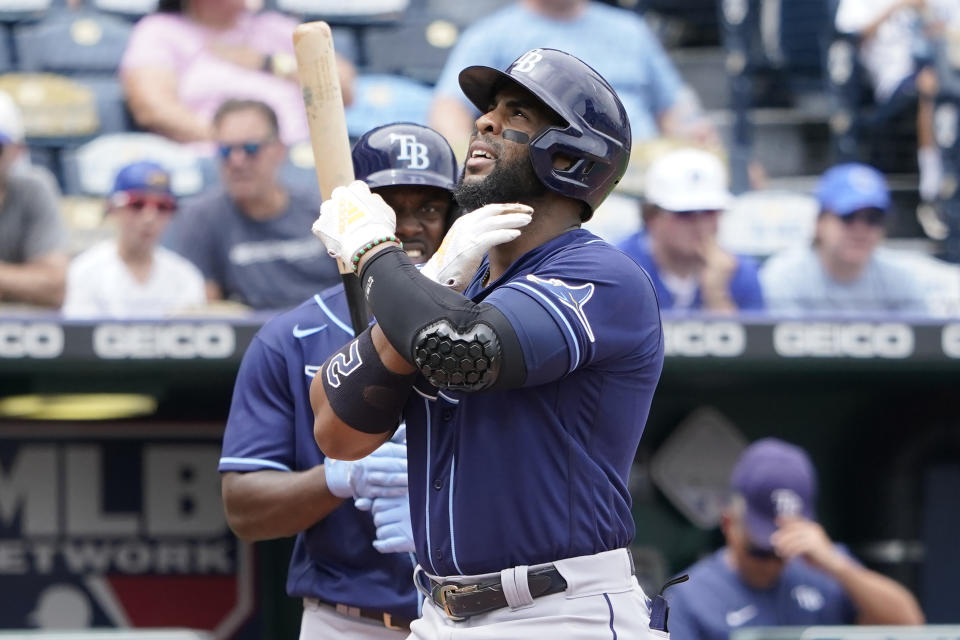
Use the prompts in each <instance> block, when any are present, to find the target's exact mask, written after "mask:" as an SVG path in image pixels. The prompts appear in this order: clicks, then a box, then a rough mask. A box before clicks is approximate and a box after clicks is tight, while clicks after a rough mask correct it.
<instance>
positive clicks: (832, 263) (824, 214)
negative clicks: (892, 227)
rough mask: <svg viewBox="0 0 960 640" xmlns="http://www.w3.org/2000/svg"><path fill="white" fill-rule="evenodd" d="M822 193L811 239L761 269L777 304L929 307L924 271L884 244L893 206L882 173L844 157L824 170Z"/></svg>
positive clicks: (848, 309)
mask: <svg viewBox="0 0 960 640" xmlns="http://www.w3.org/2000/svg"><path fill="white" fill-rule="evenodd" d="M816 195H817V199H818V200H819V202H820V215H819V216H818V217H817V223H816V228H815V235H814V239H813V243H812V245H811V244H807V245H805V246H798V247H796V248H793V249H789V250H787V251H784V252H783V253H781V254H778V255H776V256H773V257H772V258H770V259H769V260H768V261H767V262H766V263H765V264H764V267H763V270H762V271H761V273H760V281H761V284H762V285H763V292H764V296H765V298H766V300H767V305H768V307H769V308H770V310H772V311H777V312H787V313H811V312H814V313H816V312H822V313H831V314H836V313H863V312H867V313H871V312H898V313H910V314H924V313H926V312H927V304H926V302H925V300H924V298H923V296H922V293H921V292H922V291H923V287H922V286H921V285H920V283H919V282H918V276H917V275H916V274H915V273H914V271H913V270H912V268H911V267H910V266H908V264H906V263H904V261H903V260H902V258H901V257H900V256H899V255H898V254H897V253H896V252H894V251H891V250H889V249H885V248H884V247H882V246H881V244H882V242H883V240H884V237H885V232H884V227H885V225H886V223H887V220H888V219H889V216H890V210H891V200H890V191H889V189H888V188H887V182H886V180H885V179H884V177H883V174H881V173H880V172H879V171H877V170H876V169H874V168H873V167H871V166H868V165H865V164H858V163H848V164H840V165H837V166H835V167H833V168H831V169H829V170H827V172H826V173H824V174H823V176H821V178H820V181H819V183H818V184H817V192H816Z"/></svg>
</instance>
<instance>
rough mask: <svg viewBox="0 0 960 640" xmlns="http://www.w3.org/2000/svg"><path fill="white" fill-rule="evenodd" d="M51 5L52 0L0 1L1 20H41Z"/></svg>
mask: <svg viewBox="0 0 960 640" xmlns="http://www.w3.org/2000/svg"><path fill="white" fill-rule="evenodd" d="M50 6H51V2H50V0H4V1H3V2H0V22H25V21H30V20H40V19H41V18H43V17H44V16H45V15H46V14H47V11H48V10H49V9H50Z"/></svg>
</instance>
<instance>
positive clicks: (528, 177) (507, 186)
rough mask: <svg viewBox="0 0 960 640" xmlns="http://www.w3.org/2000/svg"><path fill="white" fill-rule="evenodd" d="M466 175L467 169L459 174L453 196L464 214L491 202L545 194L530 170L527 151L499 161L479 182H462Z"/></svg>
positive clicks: (512, 200) (531, 168)
mask: <svg viewBox="0 0 960 640" xmlns="http://www.w3.org/2000/svg"><path fill="white" fill-rule="evenodd" d="M465 174H466V168H464V170H463V171H461V172H460V181H459V182H458V183H457V187H456V189H455V190H454V192H453V197H454V198H456V199H457V203H458V204H459V205H460V206H461V207H463V210H464V211H467V212H470V211H473V210H475V209H479V208H480V207H482V206H484V205H487V204H492V203H500V202H524V201H528V200H530V199H532V198H539V197H540V196H542V195H544V194H545V193H546V192H547V188H546V187H545V186H543V183H542V182H540V178H538V177H537V173H536V171H534V169H533V162H531V160H530V154H529V152H528V153H525V154H523V156H522V157H518V158H516V159H514V160H511V161H508V162H505V161H502V160H501V161H498V162H497V163H496V164H495V165H494V167H493V170H492V171H490V173H489V174H488V175H487V176H486V177H484V178H483V179H481V180H476V181H474V182H470V183H466V182H464V180H463V178H464V175H465Z"/></svg>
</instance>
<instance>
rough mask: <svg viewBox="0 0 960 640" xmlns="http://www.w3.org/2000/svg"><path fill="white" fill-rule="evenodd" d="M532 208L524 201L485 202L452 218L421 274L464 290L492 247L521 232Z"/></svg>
mask: <svg viewBox="0 0 960 640" xmlns="http://www.w3.org/2000/svg"><path fill="white" fill-rule="evenodd" d="M532 219H533V209H531V208H530V207H528V206H527V205H525V204H518V203H509V204H488V205H486V206H483V207H480V208H479V209H476V210H474V211H471V212H470V213H467V214H464V215H462V216H460V217H459V218H457V220H456V221H454V223H453V226H451V227H450V230H449V231H447V235H446V236H445V237H444V239H443V243H441V245H440V248H439V249H437V252H436V253H435V254H433V256H432V257H431V258H430V260H428V261H427V263H426V264H425V265H423V268H422V269H421V270H420V273H422V274H423V275H425V276H427V277H428V278H430V279H431V280H433V281H434V282H439V283H440V284H442V285H444V286H447V287H451V288H453V289H456V290H457V291H463V290H464V289H465V288H466V286H467V284H468V283H469V282H470V278H472V277H473V274H475V273H476V272H477V267H479V266H480V261H481V260H483V256H485V255H486V254H487V252H488V251H490V248H491V247H495V246H497V245H498V244H504V243H506V242H510V241H511V240H514V239H516V237H517V236H519V235H520V227H525V226H526V225H528V224H530V221H531V220H532Z"/></svg>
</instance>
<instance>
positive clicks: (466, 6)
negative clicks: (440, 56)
mask: <svg viewBox="0 0 960 640" xmlns="http://www.w3.org/2000/svg"><path fill="white" fill-rule="evenodd" d="M508 4H513V0H415V2H414V3H412V4H411V7H410V8H411V13H415V14H416V15H418V16H421V17H425V18H428V19H433V20H439V19H442V20H449V21H451V22H453V23H454V24H456V25H457V26H459V27H461V28H462V27H466V26H468V25H470V24H471V23H473V22H476V21H477V20H479V19H480V18H483V17H485V16H488V15H490V14H491V13H493V12H494V11H496V10H497V9H499V8H501V7H504V6H506V5H508Z"/></svg>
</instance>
